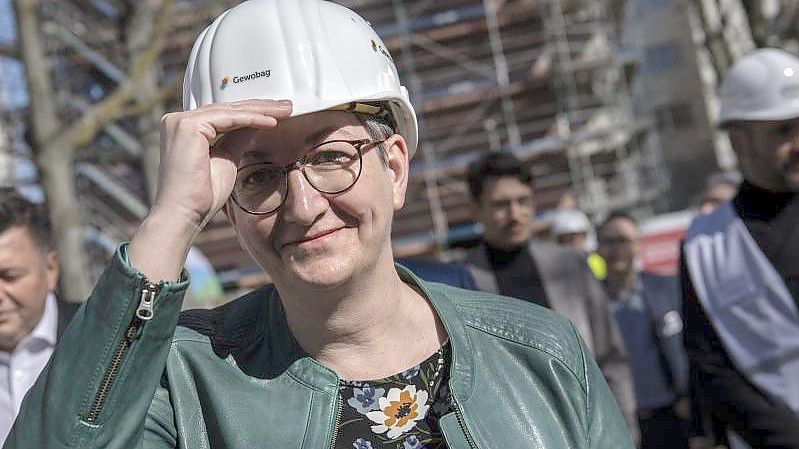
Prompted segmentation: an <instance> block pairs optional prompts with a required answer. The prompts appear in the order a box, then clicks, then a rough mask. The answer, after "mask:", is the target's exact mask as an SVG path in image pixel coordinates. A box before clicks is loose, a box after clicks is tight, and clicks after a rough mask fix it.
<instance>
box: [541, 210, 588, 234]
mask: <svg viewBox="0 0 799 449" xmlns="http://www.w3.org/2000/svg"><path fill="white" fill-rule="evenodd" d="M551 223H552V234H553V235H554V236H555V237H559V236H561V235H566V234H581V233H588V232H590V231H591V221H590V220H588V217H587V216H586V215H585V214H584V213H583V212H582V211H579V210H577V209H565V210H559V211H556V212H555V213H554V214H553V215H552V218H551Z"/></svg>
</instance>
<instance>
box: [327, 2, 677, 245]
mask: <svg viewBox="0 0 799 449" xmlns="http://www.w3.org/2000/svg"><path fill="white" fill-rule="evenodd" d="M339 3H342V4H344V5H345V6H348V7H351V8H353V9H355V10H357V11H358V12H360V13H361V14H362V15H364V16H365V17H366V18H367V20H369V21H370V22H371V23H372V24H373V25H374V26H375V27H376V29H377V31H378V33H379V34H381V35H382V36H383V38H384V40H385V41H386V45H387V46H388V47H389V49H390V50H391V52H392V54H394V55H395V59H396V62H397V66H398V68H399V70H400V72H401V73H400V76H401V78H402V79H403V80H404V81H405V83H406V84H408V87H409V89H410V91H411V100H412V101H413V103H414V105H415V107H416V111H417V115H418V116H419V118H420V123H421V124H422V130H421V135H422V141H421V145H420V151H419V156H417V160H415V161H414V162H413V165H412V170H411V183H410V185H409V188H408V201H407V206H406V207H405V208H404V209H403V210H402V211H400V212H399V213H398V214H397V216H396V217H395V225H394V237H395V239H394V241H395V247H396V252H397V253H399V254H402V255H413V254H418V253H436V254H439V255H441V254H445V250H446V249H447V247H448V246H449V245H450V244H452V243H453V241H455V240H458V239H464V238H466V239H468V238H470V237H473V236H474V232H475V228H474V226H473V217H471V215H470V208H469V207H468V206H469V203H470V198H469V196H468V191H467V187H466V183H465V179H464V178H465V171H466V168H467V166H468V164H469V162H471V161H473V160H474V159H476V158H477V157H479V156H480V155H481V154H483V153H484V152H486V151H510V152H513V153H514V154H516V155H518V156H519V157H520V158H521V159H522V160H523V161H525V162H526V163H527V164H529V166H530V168H531V171H532V174H533V177H534V179H535V184H536V194H537V198H538V204H539V209H547V208H550V207H553V206H554V205H555V204H556V203H557V201H558V200H559V199H560V197H561V196H562V195H564V194H566V193H573V194H574V195H575V196H576V197H577V199H578V201H579V206H580V207H581V208H582V209H583V210H585V211H586V212H587V213H589V214H590V215H592V216H594V217H598V216H602V215H605V214H607V213H608V212H609V211H611V210H615V209H626V210H630V211H633V212H635V213H636V214H638V215H641V216H647V215H650V214H652V213H653V212H655V211H658V210H660V209H662V208H663V206H664V204H663V203H662V202H659V200H660V199H661V198H664V194H665V192H666V190H667V188H668V184H667V177H666V176H665V174H664V173H663V169H662V168H661V167H662V164H661V163H660V155H659V147H658V145H657V139H656V138H654V137H653V136H652V132H651V129H652V125H651V121H649V120H646V119H645V118H641V117H636V115H635V114H633V113H632V109H631V105H630V92H629V89H628V86H627V83H628V80H627V79H626V76H625V75H626V74H627V73H628V72H629V71H630V70H629V67H628V65H629V64H630V62H629V61H622V60H621V59H620V58H619V56H618V45H617V42H618V36H619V35H620V29H621V23H620V20H621V19H620V17H621V16H623V14H622V13H621V11H622V9H623V2H619V1H616V0H605V1H596V0H538V1H533V0H438V1H435V2H433V1H430V0H403V1H401V0H392V1H390V2H389V1H379V0H341V1H339ZM633 63H634V61H633Z"/></svg>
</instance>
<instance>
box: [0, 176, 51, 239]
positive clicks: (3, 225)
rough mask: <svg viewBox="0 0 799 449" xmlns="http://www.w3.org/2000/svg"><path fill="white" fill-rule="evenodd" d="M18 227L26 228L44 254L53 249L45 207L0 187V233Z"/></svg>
mask: <svg viewBox="0 0 799 449" xmlns="http://www.w3.org/2000/svg"><path fill="white" fill-rule="evenodd" d="M17 226H19V227H24V228H26V229H27V230H28V232H30V234H31V236H32V237H33V241H34V243H36V245H37V246H38V247H39V249H41V250H42V251H43V252H47V251H50V250H52V249H53V243H52V239H51V228H50V220H49V219H48V217H47V211H46V210H45V209H44V207H42V206H40V205H37V204H34V203H32V202H31V201H29V200H28V199H27V198H25V197H24V196H22V195H21V194H20V193H19V192H17V191H16V189H14V188H12V187H0V232H6V231H7V230H9V229H10V228H13V227H17Z"/></svg>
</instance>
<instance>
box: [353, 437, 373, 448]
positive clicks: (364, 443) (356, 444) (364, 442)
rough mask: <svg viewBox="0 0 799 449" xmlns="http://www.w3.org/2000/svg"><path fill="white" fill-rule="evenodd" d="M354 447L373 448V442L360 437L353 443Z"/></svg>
mask: <svg viewBox="0 0 799 449" xmlns="http://www.w3.org/2000/svg"><path fill="white" fill-rule="evenodd" d="M352 447H354V448H355V449H372V442H371V441H368V440H364V439H363V438H358V439H357V440H355V442H354V443H352Z"/></svg>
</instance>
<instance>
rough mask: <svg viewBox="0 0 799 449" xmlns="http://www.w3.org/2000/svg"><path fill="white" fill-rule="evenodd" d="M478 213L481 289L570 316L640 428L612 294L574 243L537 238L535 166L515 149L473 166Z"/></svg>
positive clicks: (475, 272) (474, 252) (469, 258)
mask: <svg viewBox="0 0 799 449" xmlns="http://www.w3.org/2000/svg"><path fill="white" fill-rule="evenodd" d="M468 181H469V189H470V193H471V195H472V198H473V199H474V201H475V204H476V210H475V215H476V217H477V219H478V221H479V222H480V223H481V224H482V226H483V243H482V244H480V245H478V246H477V247H474V248H472V249H471V250H469V251H468V253H467V254H466V260H465V261H466V262H467V264H468V266H469V269H470V270H471V272H472V276H473V277H474V280H475V284H477V288H478V289H480V290H482V291H486V292H492V293H499V294H502V295H505V296H510V297H513V298H519V299H522V300H525V301H528V302H532V303H535V304H538V305H541V306H544V307H548V308H551V309H552V310H554V311H556V312H558V313H560V314H561V315H563V316H565V317H566V318H569V319H570V320H571V321H572V322H573V323H574V325H575V326H576V327H577V329H578V330H579V331H580V334H581V336H582V337H583V339H584V340H585V342H586V344H587V345H588V347H589V349H590V350H591V351H592V353H593V355H594V357H596V360H597V362H598V363H599V367H600V368H601V369H602V372H603V373H604V375H605V378H606V379H607V381H608V384H609V385H610V389H611V390H612V391H613V394H614V396H615V397H616V401H618V403H619V405H620V407H621V409H622V412H623V413H624V415H625V420H626V422H627V425H628V427H630V430H631V433H632V434H633V435H637V427H638V423H637V419H636V418H635V398H634V395H633V385H632V378H631V375H630V370H629V367H628V365H627V360H626V358H625V357H626V356H625V351H624V342H623V341H622V339H621V336H620V335H619V332H618V328H617V327H616V323H615V321H614V320H613V318H612V317H611V315H610V311H609V309H608V302H607V297H606V296H605V292H604V291H603V289H602V286H601V285H600V284H599V282H598V281H597V280H596V278H595V277H594V275H593V274H592V273H591V270H590V269H589V268H588V264H587V263H586V260H585V255H584V254H582V253H581V252H579V251H577V250H574V249H572V248H567V247H563V246H559V245H555V244H552V243H548V242H543V241H536V240H532V239H531V237H532V226H531V224H532V220H533V215H534V212H535V201H534V199H533V188H532V186H531V178H530V174H529V171H528V170H527V169H526V168H525V167H524V166H523V165H522V163H521V162H520V161H519V160H518V159H517V158H516V157H515V156H513V155H512V154H510V153H490V154H487V155H486V156H484V157H482V158H480V159H479V160H477V161H476V162H474V163H473V164H472V166H471V167H470V169H469V180H468Z"/></svg>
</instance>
